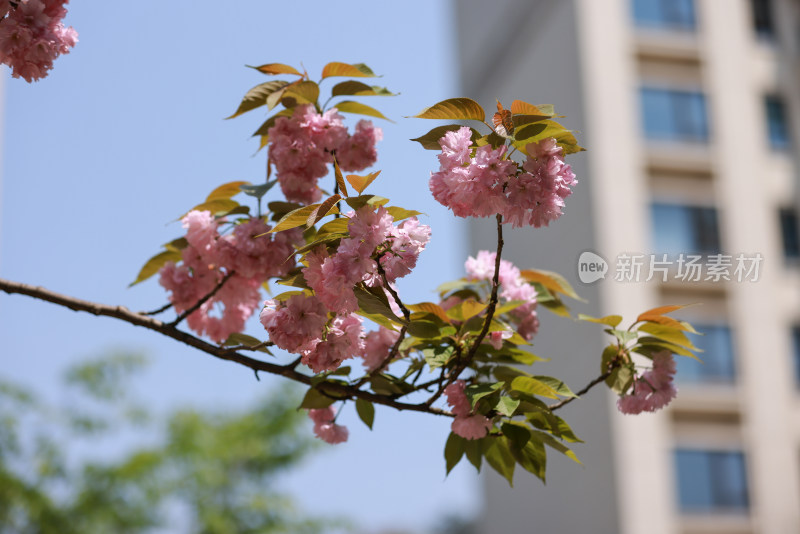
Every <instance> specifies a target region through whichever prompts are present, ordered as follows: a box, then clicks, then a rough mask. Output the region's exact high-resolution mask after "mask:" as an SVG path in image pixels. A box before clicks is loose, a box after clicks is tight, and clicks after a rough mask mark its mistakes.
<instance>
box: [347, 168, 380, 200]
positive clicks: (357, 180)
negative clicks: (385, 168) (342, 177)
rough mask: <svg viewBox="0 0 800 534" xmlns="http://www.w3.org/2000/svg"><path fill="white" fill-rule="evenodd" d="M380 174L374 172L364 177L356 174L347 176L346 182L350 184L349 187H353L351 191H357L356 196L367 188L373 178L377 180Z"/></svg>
mask: <svg viewBox="0 0 800 534" xmlns="http://www.w3.org/2000/svg"><path fill="white" fill-rule="evenodd" d="M380 173H381V171H375V172H372V173H369V174H368V175H366V176H359V175H357V174H348V175H347V181H348V182H350V185H352V186H353V189H355V190H356V191H358V194H359V195H360V194H362V193H363V192H364V190H365V189H366V188H367V187H368V186H369V184H371V183H372V182H374V181H375V178H377V177H378V175H379V174H380Z"/></svg>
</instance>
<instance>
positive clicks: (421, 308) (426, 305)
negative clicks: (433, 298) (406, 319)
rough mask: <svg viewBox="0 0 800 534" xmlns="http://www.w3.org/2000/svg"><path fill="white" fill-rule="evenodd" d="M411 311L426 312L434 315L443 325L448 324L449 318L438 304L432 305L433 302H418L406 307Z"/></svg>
mask: <svg viewBox="0 0 800 534" xmlns="http://www.w3.org/2000/svg"><path fill="white" fill-rule="evenodd" d="M406 308H408V309H409V310H411V311H415V312H427V313H430V314H433V315H435V316H436V317H438V318H439V319H441V320H442V321H444V322H445V323H449V322H450V318H449V317H448V316H447V313H446V312H445V311H444V309H442V307H441V306H439V305H438V304H434V303H433V302H420V303H419V304H408V305H406Z"/></svg>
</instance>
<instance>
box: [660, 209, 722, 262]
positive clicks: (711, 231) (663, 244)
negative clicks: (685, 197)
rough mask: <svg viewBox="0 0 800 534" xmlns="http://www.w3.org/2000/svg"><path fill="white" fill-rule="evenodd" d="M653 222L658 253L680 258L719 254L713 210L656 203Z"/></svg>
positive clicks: (714, 210)
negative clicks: (682, 256)
mask: <svg viewBox="0 0 800 534" xmlns="http://www.w3.org/2000/svg"><path fill="white" fill-rule="evenodd" d="M652 223H653V252H655V253H666V254H669V255H670V256H677V255H679V254H718V253H719V252H720V243H719V230H718V227H717V210H716V209H714V208H706V207H697V206H682V205H680V204H659V203H654V204H653V206H652Z"/></svg>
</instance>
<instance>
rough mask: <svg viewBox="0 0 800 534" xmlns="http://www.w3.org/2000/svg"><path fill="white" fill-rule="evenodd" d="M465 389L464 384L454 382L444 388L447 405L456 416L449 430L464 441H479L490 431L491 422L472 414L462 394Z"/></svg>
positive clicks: (459, 381) (457, 381)
mask: <svg viewBox="0 0 800 534" xmlns="http://www.w3.org/2000/svg"><path fill="white" fill-rule="evenodd" d="M466 387H467V384H466V382H464V381H463V380H456V381H455V382H453V383H452V384H450V385H449V386H447V387H446V388H444V394H445V396H447V404H449V405H450V407H451V409H452V411H453V415H455V416H456V417H455V419H454V420H453V424H452V425H451V427H450V428H451V429H452V430H453V432H454V433H455V434H457V435H459V436H461V437H462V438H464V439H481V438H482V437H484V436H486V434H487V433H488V432H489V430H491V429H492V421H491V420H490V419H489V418H488V417H486V416H485V415H481V414H479V413H472V406H471V405H470V402H469V399H468V398H467V395H466V393H464V389H465V388H466Z"/></svg>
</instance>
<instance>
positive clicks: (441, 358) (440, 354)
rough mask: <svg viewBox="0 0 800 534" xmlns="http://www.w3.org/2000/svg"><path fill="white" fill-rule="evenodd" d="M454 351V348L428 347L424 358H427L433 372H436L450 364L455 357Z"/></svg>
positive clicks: (424, 351) (423, 354)
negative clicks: (435, 370)
mask: <svg viewBox="0 0 800 534" xmlns="http://www.w3.org/2000/svg"><path fill="white" fill-rule="evenodd" d="M454 351H455V349H454V348H453V347H442V346H438V347H428V348H427V349H423V351H422V356H423V357H424V358H425V361H426V362H427V363H428V366H430V368H431V370H434V369H438V368H439V367H441V366H443V365H445V364H446V363H447V362H449V361H450V358H452V357H453V352H454Z"/></svg>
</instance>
